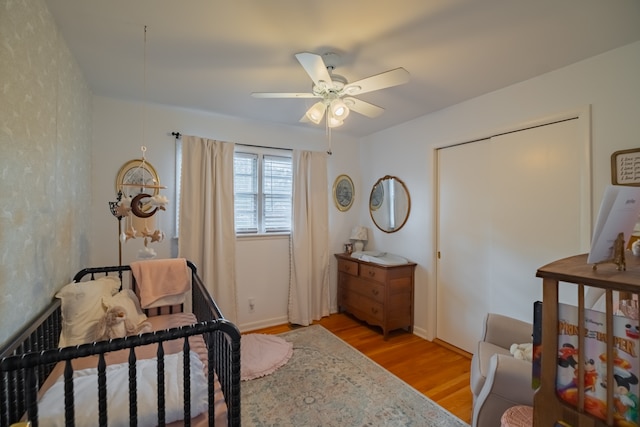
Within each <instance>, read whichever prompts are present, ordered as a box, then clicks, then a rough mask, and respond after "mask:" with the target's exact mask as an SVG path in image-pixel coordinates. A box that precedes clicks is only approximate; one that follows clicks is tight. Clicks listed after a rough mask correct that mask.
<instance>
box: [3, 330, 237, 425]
mask: <svg viewBox="0 0 640 427" xmlns="http://www.w3.org/2000/svg"><path fill="white" fill-rule="evenodd" d="M236 333H237V329H236V327H235V326H234V325H233V324H232V323H230V322H228V321H227V320H225V319H218V320H212V321H207V322H201V323H197V324H195V325H192V326H183V327H179V328H172V329H167V330H164V331H157V332H151V333H148V334H143V335H138V336H130V337H125V338H120V339H115V340H110V341H101V342H98V343H91V344H83V345H79V346H76V347H66V348H62V349H50V350H45V351H41V352H27V353H24V354H21V355H16V356H9V357H6V358H3V359H2V360H0V374H1V375H2V377H3V381H2V386H1V387H0V398H1V399H2V401H8V402H16V401H19V400H22V401H24V402H25V406H26V413H27V419H28V420H30V421H31V423H32V425H33V426H34V427H37V426H38V407H37V394H38V390H39V388H40V386H41V385H42V384H41V383H40V382H39V381H38V379H37V378H36V374H35V372H37V368H38V367H39V366H41V365H43V364H44V365H51V364H53V365H55V364H56V363H58V362H65V363H66V365H65V366H66V369H65V374H64V381H65V403H64V405H65V419H66V424H67V425H72V421H71V420H73V419H74V417H75V410H76V409H78V408H75V407H74V404H73V379H72V375H73V369H72V368H71V361H72V360H73V359H77V358H80V357H87V356H93V355H98V356H99V361H98V389H99V393H100V402H101V404H102V403H104V405H105V406H104V408H105V409H106V364H105V363H104V355H105V353H108V352H112V351H117V350H122V349H129V350H130V354H131V355H133V356H131V357H132V359H130V361H129V369H130V372H133V375H131V376H130V379H131V378H135V362H136V360H135V353H134V351H133V350H134V349H135V348H136V347H139V346H143V345H148V344H156V343H157V344H158V352H157V354H158V367H159V368H158V375H159V377H158V384H164V379H163V378H162V375H163V370H161V366H163V360H164V353H163V351H162V349H163V347H162V345H161V343H163V342H165V341H170V340H174V339H184V346H183V349H184V350H183V351H184V353H185V354H186V355H187V356H186V357H187V358H188V354H189V341H188V340H187V338H188V337H190V336H193V335H204V336H205V337H209V340H210V341H213V342H216V343H218V342H221V340H223V341H227V342H228V341H229V340H230V337H232V336H234V334H236ZM236 344H237V345H238V350H239V342H236ZM215 350H216V349H215V348H209V349H208V354H207V356H208V366H209V373H208V378H213V377H214V375H213V372H214V370H215V366H216V365H218V362H219V360H217V359H219V358H221V357H222V358H225V356H226V355H225V354H221V353H222V352H219V351H215ZM227 354H228V353H227ZM238 365H239V360H238ZM185 367H186V368H187V370H188V366H187V364H185ZM132 368H133V371H131V369H132ZM18 372H20V373H22V376H23V378H24V379H23V381H24V386H23V387H22V389H23V390H22V391H20V390H14V389H7V387H6V386H7V385H8V384H9V382H8V381H7V380H5V379H6V378H7V377H11V376H13V375H15V373H18ZM184 377H185V381H186V384H185V388H184V394H185V395H184V402H185V405H187V406H188V403H189V402H190V387H189V384H188V380H189V375H188V372H186V373H185V376H184ZM134 384H135V383H134ZM158 394H159V396H158V399H159V402H158V407H159V408H164V404H165V403H164V395H163V393H160V392H159V393H158ZM135 395H136V390H135V388H134V389H133V390H130V402H129V404H130V408H134V410H133V411H132V413H131V415H130V421H131V424H132V425H135V420H136V416H135V407H136V405H137V402H136V399H135ZM225 397H226V395H225ZM208 398H209V402H210V405H209V417H210V419H215V416H214V412H213V409H214V407H213V402H214V384H213V382H210V383H209V392H208ZM228 406H229V407H231V406H230V405H229V404H228ZM11 408H17V405H9V408H8V410H7V411H5V407H4V405H3V409H2V412H1V413H0V424H1V425H2V426H8V425H10V424H11V423H13V422H16V421H18V420H19V419H20V417H21V416H22V412H16V410H15V409H13V410H12V409H11ZM99 416H100V418H99V425H100V426H107V425H108V420H107V414H106V410H101V411H100V414H99ZM158 417H159V418H158V424H159V425H164V423H165V420H164V413H163V411H161V410H159V411H158ZM189 418H190V408H188V407H185V419H189Z"/></svg>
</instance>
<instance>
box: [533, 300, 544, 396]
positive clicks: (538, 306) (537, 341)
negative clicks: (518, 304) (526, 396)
mask: <svg viewBox="0 0 640 427" xmlns="http://www.w3.org/2000/svg"><path fill="white" fill-rule="evenodd" d="M532 341H533V353H532V357H531V387H532V388H533V389H534V390H536V389H538V388H539V387H540V379H541V375H542V301H536V302H534V303H533V334H532Z"/></svg>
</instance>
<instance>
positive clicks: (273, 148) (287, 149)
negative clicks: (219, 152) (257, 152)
mask: <svg viewBox="0 0 640 427" xmlns="http://www.w3.org/2000/svg"><path fill="white" fill-rule="evenodd" d="M171 135H173V136H174V137H175V138H176V139H180V138H182V134H181V133H180V132H171ZM236 145H242V146H244V147H257V148H268V149H270V150H284V151H293V149H292V148H278V147H267V146H266V145H254V144H236Z"/></svg>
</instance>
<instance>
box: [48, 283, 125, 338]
mask: <svg viewBox="0 0 640 427" xmlns="http://www.w3.org/2000/svg"><path fill="white" fill-rule="evenodd" d="M118 289H120V280H119V279H118V278H117V277H112V276H105V277H100V278H99V279H96V280H90V281H87V282H79V283H69V284H68V285H65V286H64V287H63V288H62V289H60V290H59V291H58V292H57V293H56V295H55V296H56V298H59V299H60V305H61V311H62V331H61V333H60V343H59V347H68V346H74V345H80V344H86V343H89V342H93V336H94V330H95V327H96V324H97V323H98V321H99V320H100V319H101V318H102V316H104V313H105V309H104V306H103V305H102V298H104V297H111V296H113V295H114V294H116V293H117V292H118Z"/></svg>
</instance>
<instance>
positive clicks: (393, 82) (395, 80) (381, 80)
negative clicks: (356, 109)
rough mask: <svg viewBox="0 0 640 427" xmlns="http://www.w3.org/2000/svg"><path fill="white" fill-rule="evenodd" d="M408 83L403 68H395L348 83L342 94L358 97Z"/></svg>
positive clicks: (406, 74) (405, 71)
mask: <svg viewBox="0 0 640 427" xmlns="http://www.w3.org/2000/svg"><path fill="white" fill-rule="evenodd" d="M408 81H409V72H408V71H407V70H405V69H404V68H402V67H400V68H396V69H394V70H390V71H386V72H384V73H380V74H376V75H375V76H371V77H367V78H364V79H362V80H358V81H355V82H353V83H349V84H348V85H346V86H345V87H344V92H345V93H346V94H348V95H358V94H361V93H366V92H372V91H374V90H379V89H384V88H388V87H392V86H398V85H401V84H404V83H406V82H408Z"/></svg>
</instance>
